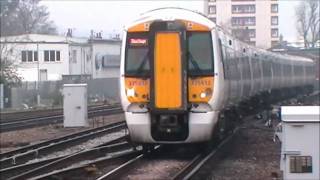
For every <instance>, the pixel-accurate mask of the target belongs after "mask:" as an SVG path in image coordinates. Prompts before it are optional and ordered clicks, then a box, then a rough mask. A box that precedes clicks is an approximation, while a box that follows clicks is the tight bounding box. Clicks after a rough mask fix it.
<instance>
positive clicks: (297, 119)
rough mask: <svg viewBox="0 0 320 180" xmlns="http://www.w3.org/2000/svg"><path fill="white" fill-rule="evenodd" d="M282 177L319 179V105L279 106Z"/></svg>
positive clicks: (285, 178)
mask: <svg viewBox="0 0 320 180" xmlns="http://www.w3.org/2000/svg"><path fill="white" fill-rule="evenodd" d="M281 119H282V136H281V139H282V140H281V160H280V168H281V170H282V171H283V179H284V180H298V179H303V180H316V179H320V166H319V164H320V156H319V151H320V106H282V107H281Z"/></svg>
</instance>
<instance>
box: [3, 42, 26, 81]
mask: <svg viewBox="0 0 320 180" xmlns="http://www.w3.org/2000/svg"><path fill="white" fill-rule="evenodd" d="M14 48H15V47H14V46H8V44H6V43H5V42H1V45H0V61H1V63H0V71H1V77H0V84H4V85H5V86H12V85H17V84H20V83H21V80H22V77H20V76H19V74H18V72H17V65H16V64H15V58H16V57H14V56H12V52H13V51H14Z"/></svg>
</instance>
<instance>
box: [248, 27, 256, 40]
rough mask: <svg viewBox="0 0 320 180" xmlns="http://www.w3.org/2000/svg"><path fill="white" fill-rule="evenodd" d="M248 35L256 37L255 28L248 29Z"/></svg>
mask: <svg viewBox="0 0 320 180" xmlns="http://www.w3.org/2000/svg"><path fill="white" fill-rule="evenodd" d="M248 33H249V37H250V38H255V37H256V30H255V29H248Z"/></svg>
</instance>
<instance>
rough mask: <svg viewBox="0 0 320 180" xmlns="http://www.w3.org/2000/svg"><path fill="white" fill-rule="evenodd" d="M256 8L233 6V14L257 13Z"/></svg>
mask: <svg viewBox="0 0 320 180" xmlns="http://www.w3.org/2000/svg"><path fill="white" fill-rule="evenodd" d="M255 12H256V6H255V5H232V13H233V14H238V13H255Z"/></svg>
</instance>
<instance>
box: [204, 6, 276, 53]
mask: <svg viewBox="0 0 320 180" xmlns="http://www.w3.org/2000/svg"><path fill="white" fill-rule="evenodd" d="M204 13H205V14H206V15H207V16H208V17H209V18H210V19H211V20H212V21H214V22H216V23H217V24H218V25H219V26H221V27H223V28H224V29H226V30H229V29H232V31H231V32H230V33H232V34H236V36H237V37H242V38H243V39H242V40H244V41H247V42H248V43H249V44H252V45H255V46H257V47H259V48H264V49H268V48H270V47H272V46H273V45H276V44H277V43H278V42H279V28H278V24H279V18H278V1H277V0H263V1H262V0H205V2H204Z"/></svg>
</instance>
